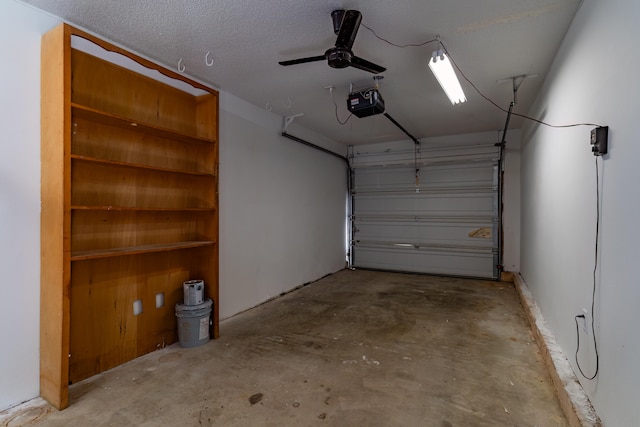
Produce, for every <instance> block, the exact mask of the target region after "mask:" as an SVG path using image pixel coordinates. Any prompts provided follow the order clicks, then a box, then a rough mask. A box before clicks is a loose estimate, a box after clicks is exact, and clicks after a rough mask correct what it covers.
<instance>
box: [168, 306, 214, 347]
mask: <svg viewBox="0 0 640 427" xmlns="http://www.w3.org/2000/svg"><path fill="white" fill-rule="evenodd" d="M212 305H213V301H211V300H210V299H208V298H207V300H206V301H205V302H203V303H202V304H198V305H185V304H176V318H177V320H178V342H179V343H180V347H185V348H189V347H198V346H200V345H202V344H206V343H207V342H209V325H210V324H211V320H210V319H211V310H212V308H211V307H212Z"/></svg>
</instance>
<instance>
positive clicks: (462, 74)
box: [438, 40, 600, 128]
mask: <svg viewBox="0 0 640 427" xmlns="http://www.w3.org/2000/svg"><path fill="white" fill-rule="evenodd" d="M438 41H439V43H440V45H441V46H442V49H443V50H444V52H445V53H446V54H447V56H448V57H449V59H450V60H451V63H452V64H453V66H454V67H456V70H458V72H459V73H460V75H461V76H462V78H463V79H465V81H466V82H467V83H469V84H470V85H471V87H472V88H473V89H474V90H475V91H476V92H478V95H480V96H481V97H482V98H484V99H485V100H486V101H488V102H489V103H490V104H492V105H493V106H494V107H496V108H497V109H499V110H500V111H503V112H505V113H508V111H507V110H505V109H504V108H502V107H501V106H499V105H498V104H497V103H496V102H495V101H494V100H492V99H491V98H489V97H488V96H486V95H485V94H484V93H482V92H481V91H480V89H478V87H477V86H476V85H475V84H474V83H473V82H472V81H471V80H470V79H469V78H468V77H467V76H466V74H465V73H464V72H463V71H462V69H460V67H459V66H458V64H457V63H456V61H455V60H454V59H453V57H452V56H451V54H450V53H449V51H448V50H447V47H446V46H445V44H444V42H443V41H442V40H438ZM511 114H512V115H514V116H518V117H522V118H523V119H526V120H531V121H534V122H536V123H539V124H541V125H544V126H548V127H551V128H571V127H577V126H600V125H599V124H596V123H571V124H566V125H552V124H550V123H547V122H545V121H542V120H538V119H536V118H533V117H530V116H527V115H526V114H520V113H513V112H512V113H511Z"/></svg>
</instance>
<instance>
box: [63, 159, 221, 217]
mask: <svg viewBox="0 0 640 427" xmlns="http://www.w3.org/2000/svg"><path fill="white" fill-rule="evenodd" d="M72 168H73V169H72V180H73V183H74V185H73V189H72V195H71V200H72V203H73V204H74V205H87V206H128V207H139V208H213V207H214V206H213V203H212V199H213V194H214V191H215V189H214V187H215V183H216V180H215V178H214V177H213V176H194V175H183V174H174V173H163V172H158V171H153V170H144V169H137V168H130V167H119V166H117V165H107V164H99V163H94V162H86V161H82V160H79V159H74V162H73V166H72Z"/></svg>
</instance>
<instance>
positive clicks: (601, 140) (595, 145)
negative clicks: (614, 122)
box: [591, 126, 609, 156]
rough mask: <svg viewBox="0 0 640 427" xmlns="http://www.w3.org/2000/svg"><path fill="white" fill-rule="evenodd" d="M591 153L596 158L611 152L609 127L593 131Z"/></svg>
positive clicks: (600, 127)
mask: <svg viewBox="0 0 640 427" xmlns="http://www.w3.org/2000/svg"><path fill="white" fill-rule="evenodd" d="M591 151H592V152H593V155H594V156H602V155H605V154H607V153H608V152H609V126H598V127H597V128H594V129H592V130H591Z"/></svg>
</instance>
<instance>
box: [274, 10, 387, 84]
mask: <svg viewBox="0 0 640 427" xmlns="http://www.w3.org/2000/svg"><path fill="white" fill-rule="evenodd" d="M331 19H332V20H333V32H334V33H336V34H337V35H338V39H337V40H336V45H335V46H334V47H332V48H329V49H327V51H326V52H325V53H324V55H319V56H310V57H307V58H300V59H292V60H289V61H281V62H279V64H280V65H284V66H287V65H295V64H304V63H305V62H315V61H322V60H324V59H326V60H327V62H328V63H329V66H330V67H332V68H346V67H354V68H358V69H360V70H364V71H368V72H370V73H373V74H378V73H382V72H384V71H386V68H384V67H382V66H380V65H378V64H374V63H373V62H369V61H367V60H366V59H362V58H359V57H357V56H355V55H354V54H353V51H352V50H351V47H352V46H353V42H354V41H355V39H356V34H357V33H358V28H359V27H360V22H361V21H362V14H361V13H360V12H358V11H357V10H334V11H333V12H331Z"/></svg>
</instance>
